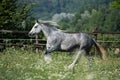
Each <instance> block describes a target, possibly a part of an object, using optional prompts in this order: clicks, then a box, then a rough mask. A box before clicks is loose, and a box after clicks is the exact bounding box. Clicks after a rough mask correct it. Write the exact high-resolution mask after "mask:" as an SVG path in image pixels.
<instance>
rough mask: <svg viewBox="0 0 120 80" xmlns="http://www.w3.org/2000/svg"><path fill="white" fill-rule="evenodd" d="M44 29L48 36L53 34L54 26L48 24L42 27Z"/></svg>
mask: <svg viewBox="0 0 120 80" xmlns="http://www.w3.org/2000/svg"><path fill="white" fill-rule="evenodd" d="M42 31H43V34H44V35H45V37H46V38H48V37H49V36H50V35H51V34H52V32H54V30H53V28H52V27H47V26H44V27H42Z"/></svg>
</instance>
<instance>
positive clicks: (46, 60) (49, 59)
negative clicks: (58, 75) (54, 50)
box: [44, 56, 52, 64]
mask: <svg viewBox="0 0 120 80" xmlns="http://www.w3.org/2000/svg"><path fill="white" fill-rule="evenodd" d="M44 60H45V62H46V63H47V64H49V63H51V62H52V58H51V57H50V56H44Z"/></svg>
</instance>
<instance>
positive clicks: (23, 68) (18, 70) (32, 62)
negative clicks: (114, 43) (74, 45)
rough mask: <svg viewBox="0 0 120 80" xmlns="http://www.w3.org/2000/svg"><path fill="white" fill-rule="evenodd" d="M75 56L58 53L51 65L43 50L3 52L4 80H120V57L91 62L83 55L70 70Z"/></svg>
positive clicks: (0, 70)
mask: <svg viewBox="0 0 120 80" xmlns="http://www.w3.org/2000/svg"><path fill="white" fill-rule="evenodd" d="M109 54H113V53H112V52H110V51H109ZM74 57H75V56H74V55H70V54H68V53H65V52H54V53H52V59H53V61H52V62H51V63H50V64H47V63H45V61H44V60H43V51H40V53H39V54H36V53H35V52H34V51H33V50H32V49H30V48H28V49H24V48H7V49H5V50H4V51H3V52H0V80H120V58H116V57H115V56H113V55H109V56H108V58H109V59H108V61H103V60H101V59H100V58H99V57H94V61H92V62H91V63H90V62H89V61H88V60H87V59H86V58H85V57H84V56H82V58H81V60H80V61H79V62H78V63H77V64H76V66H75V67H74V69H73V70H67V69H66V67H67V66H68V65H69V64H70V63H71V62H72V61H73V59H74Z"/></svg>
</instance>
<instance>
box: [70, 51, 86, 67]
mask: <svg viewBox="0 0 120 80" xmlns="http://www.w3.org/2000/svg"><path fill="white" fill-rule="evenodd" d="M83 52H84V50H80V51H78V52H77V55H76V57H75V59H74V60H73V62H72V63H71V64H70V65H69V66H68V69H73V67H74V66H75V64H76V63H77V62H78V60H79V59H80V58H81V56H82V53H83Z"/></svg>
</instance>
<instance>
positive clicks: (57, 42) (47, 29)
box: [29, 20, 107, 69]
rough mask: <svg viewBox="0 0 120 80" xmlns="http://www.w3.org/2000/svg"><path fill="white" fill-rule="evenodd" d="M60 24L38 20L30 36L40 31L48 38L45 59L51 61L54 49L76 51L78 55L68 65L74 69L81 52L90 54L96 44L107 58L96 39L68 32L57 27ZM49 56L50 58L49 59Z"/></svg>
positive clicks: (83, 34) (103, 56) (104, 57)
mask: <svg viewBox="0 0 120 80" xmlns="http://www.w3.org/2000/svg"><path fill="white" fill-rule="evenodd" d="M57 27H58V24H57V23H56V22H52V21H42V20H37V21H36V23H35V25H34V26H33V28H32V29H31V31H30V32H29V36H34V35H35V34H38V33H39V32H40V31H42V32H43V34H44V35H45V37H46V39H47V43H46V50H45V61H51V58H50V53H51V52H52V51H60V50H61V51H70V52H71V51H75V52H77V55H76V57H75V59H74V60H73V62H72V63H71V64H70V65H69V66H68V68H69V69H72V68H73V67H74V65H75V64H76V63H77V62H78V60H79V59H80V57H81V54H83V53H85V55H86V56H89V55H90V54H89V52H90V49H91V47H92V45H93V44H94V45H95V47H96V48H97V50H99V51H100V52H101V54H102V58H103V59H104V60H106V59H107V57H106V52H105V50H104V48H103V47H102V46H100V45H99V44H98V43H97V42H96V41H95V40H93V39H92V38H91V37H90V36H88V35H87V34H85V33H66V32H64V31H62V30H60V29H57ZM48 56H49V59H47V58H48Z"/></svg>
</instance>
